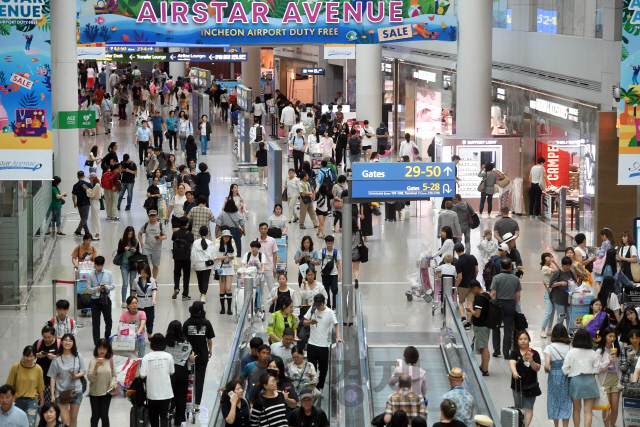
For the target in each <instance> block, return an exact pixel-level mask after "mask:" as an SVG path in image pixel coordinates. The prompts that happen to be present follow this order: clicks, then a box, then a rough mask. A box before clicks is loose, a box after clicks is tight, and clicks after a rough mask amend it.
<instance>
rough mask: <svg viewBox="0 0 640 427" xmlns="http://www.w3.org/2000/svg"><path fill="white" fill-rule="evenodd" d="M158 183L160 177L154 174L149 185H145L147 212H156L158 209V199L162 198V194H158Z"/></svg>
mask: <svg viewBox="0 0 640 427" xmlns="http://www.w3.org/2000/svg"><path fill="white" fill-rule="evenodd" d="M159 184H160V179H159V178H158V177H157V176H154V177H153V179H152V181H151V185H149V187H147V199H148V200H149V204H148V207H147V214H148V213H149V211H152V210H153V211H156V212H157V211H158V200H160V199H161V198H162V195H161V194H160V188H159V187H158V185H159ZM145 203H146V202H145Z"/></svg>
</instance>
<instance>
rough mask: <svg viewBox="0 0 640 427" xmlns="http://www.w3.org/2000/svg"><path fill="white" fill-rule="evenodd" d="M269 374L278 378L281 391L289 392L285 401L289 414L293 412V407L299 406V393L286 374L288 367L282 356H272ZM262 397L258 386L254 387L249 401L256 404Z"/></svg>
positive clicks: (278, 388)
mask: <svg viewBox="0 0 640 427" xmlns="http://www.w3.org/2000/svg"><path fill="white" fill-rule="evenodd" d="M267 374H269V375H272V376H273V377H275V379H276V383H277V390H278V391H279V392H281V393H285V392H286V393H287V395H285V399H284V401H285V403H286V405H287V415H288V414H290V413H291V410H292V409H295V408H296V407H297V406H298V400H300V399H298V394H297V393H296V389H295V387H294V386H293V384H292V381H291V379H290V378H288V377H287V375H286V369H285V366H284V362H283V361H282V358H281V357H279V356H271V360H270V361H269V365H267ZM259 397H260V393H259V391H258V387H254V388H253V390H251V396H249V402H250V403H251V404H255V401H256V400H257V399H258V398H259Z"/></svg>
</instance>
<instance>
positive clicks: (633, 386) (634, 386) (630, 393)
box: [622, 383, 640, 399]
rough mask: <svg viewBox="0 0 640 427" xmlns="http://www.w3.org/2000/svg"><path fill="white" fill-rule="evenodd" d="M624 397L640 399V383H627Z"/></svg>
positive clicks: (623, 393)
mask: <svg viewBox="0 0 640 427" xmlns="http://www.w3.org/2000/svg"><path fill="white" fill-rule="evenodd" d="M622 397H628V398H630V399H640V383H627V384H626V385H625V386H624V391H623V392H622Z"/></svg>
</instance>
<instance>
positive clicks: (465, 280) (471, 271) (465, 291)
mask: <svg viewBox="0 0 640 427" xmlns="http://www.w3.org/2000/svg"><path fill="white" fill-rule="evenodd" d="M453 250H455V251H456V253H457V254H458V261H456V272H457V273H458V276H457V277H456V287H457V288H458V310H459V312H460V317H461V318H462V323H463V324H464V327H465V329H471V323H469V322H467V318H466V311H465V308H464V302H465V300H466V301H467V306H469V307H470V306H471V305H472V304H473V294H472V293H471V292H469V283H470V282H471V281H472V280H475V278H476V277H478V260H477V259H476V257H475V256H473V255H470V254H465V253H464V245H463V244H462V243H461V242H457V243H456V244H455V245H454V246H453Z"/></svg>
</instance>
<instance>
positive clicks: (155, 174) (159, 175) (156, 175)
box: [149, 169, 167, 185]
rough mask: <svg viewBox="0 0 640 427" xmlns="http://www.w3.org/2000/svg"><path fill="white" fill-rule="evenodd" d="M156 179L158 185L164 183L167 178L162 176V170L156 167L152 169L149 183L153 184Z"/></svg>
mask: <svg viewBox="0 0 640 427" xmlns="http://www.w3.org/2000/svg"><path fill="white" fill-rule="evenodd" d="M156 178H157V179H158V185H162V184H166V183H167V179H166V178H165V177H164V171H163V170H160V169H156V170H155V171H153V176H152V177H151V179H150V180H149V185H151V184H153V180H154V179H156Z"/></svg>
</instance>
